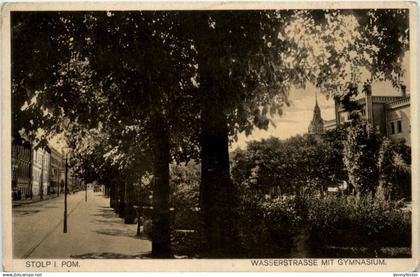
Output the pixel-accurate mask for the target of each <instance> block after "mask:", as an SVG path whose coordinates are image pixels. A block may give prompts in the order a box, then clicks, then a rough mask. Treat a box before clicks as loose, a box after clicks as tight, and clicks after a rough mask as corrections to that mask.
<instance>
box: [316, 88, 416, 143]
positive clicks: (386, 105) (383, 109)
mask: <svg viewBox="0 0 420 277" xmlns="http://www.w3.org/2000/svg"><path fill="white" fill-rule="evenodd" d="M400 93H401V95H399V96H373V95H372V91H371V90H368V91H366V92H365V95H364V97H363V98H360V99H358V100H356V103H357V104H358V109H356V110H355V111H356V112H358V113H359V115H360V117H361V118H362V119H365V120H366V121H367V122H369V123H370V124H371V125H372V126H373V127H374V128H375V129H376V130H377V132H378V133H379V134H380V135H381V136H383V137H388V138H390V139H391V140H392V141H394V142H405V143H406V144H407V145H411V137H410V134H411V120H410V95H407V93H406V87H405V86H401V90H400ZM317 110H319V107H318V103H316V104H315V108H314V119H312V121H311V124H310V125H309V133H319V132H320V131H321V124H319V119H320V118H321V112H320V111H319V116H318V112H317ZM349 116H350V113H349V112H348V111H346V110H345V109H344V107H343V106H342V105H341V104H340V103H339V101H338V100H337V99H336V100H335V119H332V120H326V121H323V125H322V127H323V131H326V130H331V129H335V127H336V126H337V125H339V124H343V123H345V122H349V121H351V119H350V117H349ZM313 122H315V123H313Z"/></svg>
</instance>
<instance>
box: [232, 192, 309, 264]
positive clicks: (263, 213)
mask: <svg viewBox="0 0 420 277" xmlns="http://www.w3.org/2000/svg"><path fill="white" fill-rule="evenodd" d="M238 214H239V220H238V222H239V224H238V225H239V226H238V230H239V239H240V241H241V246H242V252H243V253H244V256H247V257H267V256H270V257H276V256H277V257H282V256H285V255H288V253H289V252H290V250H291V248H292V247H293V239H294V237H296V236H297V234H298V233H299V231H300V230H301V226H300V224H301V217H300V215H299V212H298V210H297V201H296V200H295V198H294V197H284V198H276V199H268V200H261V201H252V200H250V201H244V200H243V201H242V202H241V206H240V211H239V213H238Z"/></svg>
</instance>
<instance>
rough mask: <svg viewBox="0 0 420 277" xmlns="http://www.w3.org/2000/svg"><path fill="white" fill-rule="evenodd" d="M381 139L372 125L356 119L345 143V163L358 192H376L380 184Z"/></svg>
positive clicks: (352, 183) (351, 181) (349, 176)
mask: <svg viewBox="0 0 420 277" xmlns="http://www.w3.org/2000/svg"><path fill="white" fill-rule="evenodd" d="M379 146H380V141H379V138H378V137H377V135H376V134H375V132H374V131H373V129H372V127H371V126H369V125H367V124H366V123H365V122H362V121H356V122H355V123H354V124H353V125H352V126H351V127H350V128H349V129H348V134H347V139H346V141H345V143H344V165H345V167H346V170H347V173H348V178H349V182H350V184H351V185H352V186H353V187H354V189H355V192H356V193H357V194H359V195H360V194H367V193H375V191H376V189H377V186H378V178H379V176H378V167H377V154H378V148H379Z"/></svg>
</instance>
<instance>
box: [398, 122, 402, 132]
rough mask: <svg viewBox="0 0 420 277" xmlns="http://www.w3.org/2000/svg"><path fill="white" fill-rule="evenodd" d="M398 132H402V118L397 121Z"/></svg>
mask: <svg viewBox="0 0 420 277" xmlns="http://www.w3.org/2000/svg"><path fill="white" fill-rule="evenodd" d="M397 132H398V133H402V125H401V120H398V121H397Z"/></svg>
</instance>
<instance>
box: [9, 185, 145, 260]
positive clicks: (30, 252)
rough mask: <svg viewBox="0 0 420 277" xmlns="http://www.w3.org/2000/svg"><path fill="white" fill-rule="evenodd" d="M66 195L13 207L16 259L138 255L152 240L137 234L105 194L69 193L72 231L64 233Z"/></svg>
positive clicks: (69, 220) (132, 256) (69, 219)
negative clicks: (115, 210) (119, 214)
mask: <svg viewBox="0 0 420 277" xmlns="http://www.w3.org/2000/svg"><path fill="white" fill-rule="evenodd" d="M63 202H64V199H63V196H60V197H58V198H54V199H50V200H46V201H42V202H38V203H33V204H29V205H23V206H20V207H16V208H13V256H14V257H15V258H32V259H33V258H57V259H58V258H62V259H64V258H70V257H75V258H137V257H141V256H143V255H144V254H148V253H150V251H151V242H150V241H148V240H144V239H139V238H137V237H136V236H135V234H136V225H135V224H131V225H127V224H124V222H123V220H122V219H120V218H119V217H118V216H117V215H116V214H115V213H114V212H113V211H112V209H110V208H109V199H106V198H105V197H104V196H103V195H102V193H99V192H93V191H89V193H88V201H87V202H85V193H84V192H79V193H76V194H73V195H69V196H68V213H69V216H68V233H66V234H64V233H63V206H64V204H63Z"/></svg>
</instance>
